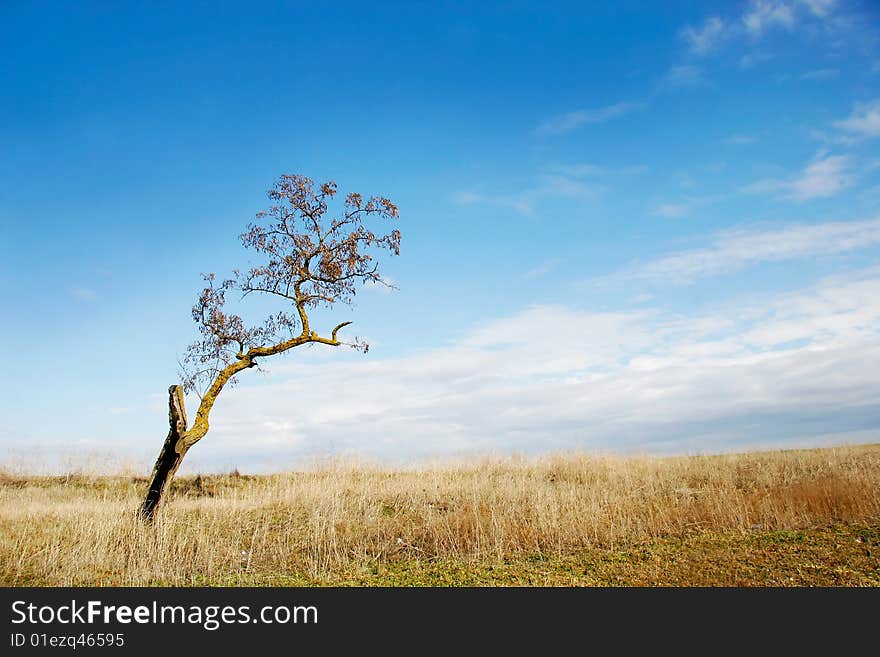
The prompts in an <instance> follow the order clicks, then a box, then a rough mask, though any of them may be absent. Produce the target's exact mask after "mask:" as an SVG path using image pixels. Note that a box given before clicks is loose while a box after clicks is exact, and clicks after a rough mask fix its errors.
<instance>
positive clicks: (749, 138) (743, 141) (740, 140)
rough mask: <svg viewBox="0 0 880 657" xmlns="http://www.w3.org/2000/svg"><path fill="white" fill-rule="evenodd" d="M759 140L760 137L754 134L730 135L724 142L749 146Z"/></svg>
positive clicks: (731, 144)
mask: <svg viewBox="0 0 880 657" xmlns="http://www.w3.org/2000/svg"><path fill="white" fill-rule="evenodd" d="M757 141H758V138H757V137H755V136H753V135H730V136H729V137H727V138H726V139H725V140H724V143H725V144H729V145H730V146H747V145H749V144H754V143H755V142H757Z"/></svg>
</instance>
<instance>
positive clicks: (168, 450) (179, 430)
mask: <svg viewBox="0 0 880 657" xmlns="http://www.w3.org/2000/svg"><path fill="white" fill-rule="evenodd" d="M168 422H169V424H170V425H171V428H170V429H169V431H168V437H167V438H166V439H165V444H164V445H163V446H162V451H161V452H159V458H158V459H156V465H155V466H153V479H152V482H151V483H150V488H149V489H148V490H147V495H146V497H144V503H143V504H142V505H141V517H142V518H143V519H144V520H146V521H147V522H152V521H153V520H154V519H155V517H156V511H157V510H158V507H159V503H160V502H161V501H162V498H163V497H164V496H165V492H166V491H167V490H168V486H169V485H170V484H171V480H172V479H173V478H174V473H176V472H177V468H178V467H180V462H181V461H183V457H184V455H185V454H186V452H187V450H188V449H189V447H187V446H185V445H184V442H183V441H182V440H180V438H181V437H182V436H183V434H184V433H185V432H186V406H184V403H183V388H182V387H181V386H177V385H174V386H171V387H170V388H169V389H168ZM178 450H181V451H178Z"/></svg>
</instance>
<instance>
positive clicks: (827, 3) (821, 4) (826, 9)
mask: <svg viewBox="0 0 880 657" xmlns="http://www.w3.org/2000/svg"><path fill="white" fill-rule="evenodd" d="M800 2H801V4H802V5H804V6H806V7H807V8H808V9H809V10H810V11H811V12H812V13H813V14H814V15H816V16H827V15H828V14H830V13H831V10H832V9H834V7H835V6H836V5H837V0H800Z"/></svg>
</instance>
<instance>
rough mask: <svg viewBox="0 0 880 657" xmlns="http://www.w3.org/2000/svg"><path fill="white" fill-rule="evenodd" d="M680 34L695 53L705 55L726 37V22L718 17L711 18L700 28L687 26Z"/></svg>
mask: <svg viewBox="0 0 880 657" xmlns="http://www.w3.org/2000/svg"><path fill="white" fill-rule="evenodd" d="M680 34H681V38H682V39H684V40H685V42H687V44H688V46H690V49H691V50H692V51H693V52H695V53H696V54H698V55H705V54H706V53H708V52H710V51H711V50H713V49H714V48H715V47H716V46H717V45H718V42H719V41H720V40H721V39H722V38H723V37H724V34H725V31H724V21H723V20H722V19H720V18H719V17H718V16H710V17H709V18H707V19H706V20H705V21H704V22H703V24H702V25H701V26H700V27H692V26H690V25H686V26H685V27H683V28H682V30H681V33H680Z"/></svg>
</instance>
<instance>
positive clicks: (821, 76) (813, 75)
mask: <svg viewBox="0 0 880 657" xmlns="http://www.w3.org/2000/svg"><path fill="white" fill-rule="evenodd" d="M838 75H840V71H838V70H837V69H836V68H818V69H815V70H813V71H807V72H806V73H803V74H802V75H801V76H800V79H801V80H830V79H831V78H835V77H837V76H838Z"/></svg>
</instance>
